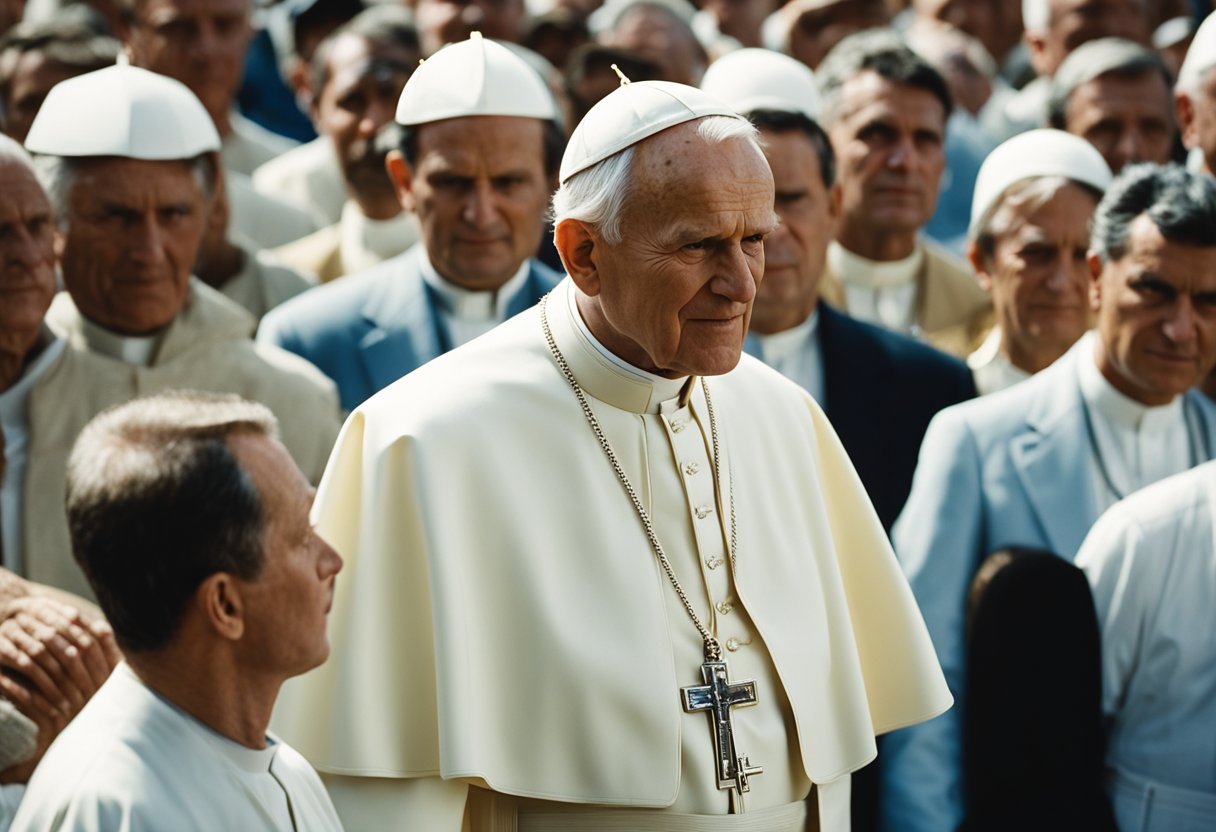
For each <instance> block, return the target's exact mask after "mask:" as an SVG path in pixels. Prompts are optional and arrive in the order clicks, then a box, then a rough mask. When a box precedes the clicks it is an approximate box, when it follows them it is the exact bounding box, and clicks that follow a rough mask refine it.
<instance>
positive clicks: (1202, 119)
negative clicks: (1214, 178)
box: [1177, 68, 1216, 173]
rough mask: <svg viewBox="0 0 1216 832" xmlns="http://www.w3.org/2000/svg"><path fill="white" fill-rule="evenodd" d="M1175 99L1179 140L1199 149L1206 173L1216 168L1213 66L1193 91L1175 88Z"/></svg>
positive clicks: (1215, 105) (1215, 99)
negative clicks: (1179, 128) (1180, 136)
mask: <svg viewBox="0 0 1216 832" xmlns="http://www.w3.org/2000/svg"><path fill="white" fill-rule="evenodd" d="M1177 103H1178V121H1179V123H1180V125H1181V127H1182V140H1183V141H1184V142H1185V143H1186V146H1187V147H1198V148H1199V149H1200V150H1201V151H1202V152H1203V161H1204V166H1205V167H1206V169H1207V172H1208V173H1212V172H1213V171H1216V68H1213V69H1209V70H1208V71H1207V72H1205V73H1204V74H1203V76H1202V78H1201V79H1200V81H1199V88H1198V90H1197V91H1195V92H1193V93H1190V92H1183V91H1181V90H1180V91H1178V93H1177Z"/></svg>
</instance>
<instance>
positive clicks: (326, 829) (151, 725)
mask: <svg viewBox="0 0 1216 832" xmlns="http://www.w3.org/2000/svg"><path fill="white" fill-rule="evenodd" d="M170 827H171V828H173V829H174V830H180V832H189V830H199V832H204V830H208V831H209V830H216V829H233V830H236V829H239V830H242V832H259V830H266V832H270V830H274V831H275V832H279V830H296V831H297V832H304V831H305V830H310V831H311V830H317V831H318V832H332V830H340V829H341V828H342V827H341V824H340V823H339V821H338V817H337V814H336V813H335V812H334V809H333V805H332V804H331V803H330V801H329V795H328V794H326V792H325V788H324V787H323V786H322V785H321V780H320V778H319V777H317V774H316V772H315V771H313V770H312V768H311V767H310V766H309V765H308V763H306V762H305V761H304V758H303V757H301V756H300V755H299V754H298V753H296V752H295V751H294V750H293V749H292V748H291V747H290V746H288V745H287V744H286V743H284V742H282V741H280V740H278V739H276V738H275V737H272V736H268V737H267V738H266V747H265V748H262V749H252V748H246V747H245V746H242V745H240V744H238V743H236V742H234V741H233V740H230V739H228V738H227V737H224V736H221V735H220V734H218V733H216V732H215V731H213V730H212V729H210V728H208V727H207V726H205V725H203V724H202V723H201V722H199V721H197V720H195V719H194V718H193V717H191V716H189V715H187V714H186V713H184V712H183V711H181V710H179V709H178V708H177V707H176V706H175V705H173V704H172V703H170V702H169V701H168V700H165V699H163V698H161V697H160V696H159V695H158V694H156V693H154V692H153V691H152V690H150V689H149V688H147V687H146V686H145V685H144V684H143V683H142V682H141V681H140V680H139V679H138V678H137V677H136V675H135V674H134V673H133V672H132V671H131V669H130V668H129V667H128V666H127V665H125V664H121V665H119V666H118V667H117V668H116V669H115V670H114V672H113V673H112V674H111V676H110V678H109V680H107V681H106V683H105V684H104V685H103V686H102V687H101V689H100V690H99V691H98V692H97V693H96V695H94V697H93V698H92V699H91V700H90V701H89V703H88V704H87V705H86V706H85V707H84V709H83V710H82V711H81V712H80V714H79V715H78V716H77V717H76V718H75V719H74V720H72V722H71V723H70V724H69V725H68V727H67V728H66V729H64V731H63V733H62V734H60V735H59V737H58V738H57V739H56V740H55V742H54V743H52V744H51V747H50V749H49V750H48V751H47V754H46V757H44V758H43V760H42V762H41V763H40V764H39V766H38V768H37V769H36V770H35V772H34V776H33V777H32V778H31V779H30V783H29V787H28V788H27V789H26V793H25V798H24V799H23V800H22V802H21V808H20V809H19V810H18V812H17V817H16V818H15V819H14V821H13V827H12V828H13V830H14V832H17V831H18V830H20V832H33V830H46V829H60V828H64V829H72V830H79V832H103V831H105V830H115V829H123V830H128V832H140V830H149V832H150V831H151V830H159V829H166V828H170Z"/></svg>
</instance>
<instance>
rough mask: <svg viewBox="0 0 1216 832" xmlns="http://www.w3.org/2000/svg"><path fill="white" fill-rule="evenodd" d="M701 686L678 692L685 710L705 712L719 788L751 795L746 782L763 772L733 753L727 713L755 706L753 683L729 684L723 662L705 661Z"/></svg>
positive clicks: (733, 740) (760, 768) (730, 727)
mask: <svg viewBox="0 0 1216 832" xmlns="http://www.w3.org/2000/svg"><path fill="white" fill-rule="evenodd" d="M701 676H702V678H704V679H705V684H704V685H695V686H690V687H686V688H680V693H681V694H682V698H683V699H684V710H686V711H688V712H689V713H695V712H696V711H705V712H706V713H707V714H708V716H709V723H710V727H711V728H712V729H713V735H714V750H715V751H716V752H717V754H718V788H719V789H737V790H738V792H739V793H740V794H743V793H745V792H749V791H751V786H750V785H749V784H748V782H747V779H748V778H749V777H751V776H752V775H755V774H763V773H764V768H763V767H761V766H753V765H752V764H751V761H749V760H748V759H747V757H742V756H740V755H739V752H738V751H737V750H736V749H735V729H734V726H733V725H732V724H731V717H730V709H731V708H732V707H734V706H735V705H739V706H743V705H755V704H756V683H755V681H753V680H751V679H746V680H744V681H742V682H735V683H732V682H731V681H730V678H729V676H728V674H727V670H726V662H723V661H706V662H704V663H703V664H702V665H701Z"/></svg>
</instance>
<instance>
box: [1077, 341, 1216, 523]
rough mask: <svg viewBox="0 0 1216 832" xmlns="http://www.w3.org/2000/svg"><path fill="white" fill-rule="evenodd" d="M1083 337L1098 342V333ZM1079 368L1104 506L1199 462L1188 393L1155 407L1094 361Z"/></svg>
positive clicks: (1098, 494) (1098, 500)
mask: <svg viewBox="0 0 1216 832" xmlns="http://www.w3.org/2000/svg"><path fill="white" fill-rule="evenodd" d="M1083 337H1085V338H1089V339H1090V340H1091V341H1094V342H1095V345H1096V337H1095V336H1094V335H1093V334H1092V333H1091V334H1087V335H1085V336H1083ZM1077 368H1078V370H1077V372H1078V374H1079V376H1080V384H1081V397H1082V399H1084V401H1085V403H1086V405H1087V406H1088V415H1089V422H1090V425H1091V429H1092V436H1091V441H1093V442H1094V443H1095V447H1094V451H1095V453H1094V454H1093V455H1092V459H1093V480H1094V495H1095V497H1096V505H1097V507H1098V509H1099V511H1105V510H1106V509H1107V508H1109V507H1110V506H1112V505H1113V504H1114V503H1116V502H1117V501H1118V500H1120V499H1122V498H1123V497H1126V496H1127V495H1129V494H1131V493H1132V492H1134V491H1139V490H1140V489H1141V488H1144V487H1145V486H1146V485H1150V484H1152V483H1154V482H1157V481H1158V480H1161V479H1165V478H1166V477H1168V476H1170V475H1171V474H1177V473H1180V472H1182V471H1185V470H1187V469H1188V468H1190V467H1192V466H1193V465H1195V463H1196V462H1197V461H1198V459H1199V456H1197V453H1198V452H1203V449H1202V448H1200V447H1198V446H1199V444H1200V442H1201V441H1202V440H1201V439H1200V438H1199V437H1196V436H1194V435H1193V433H1194V432H1193V431H1192V430H1191V429H1190V426H1189V425H1188V424H1187V417H1186V411H1185V409H1184V401H1185V399H1184V398H1183V397H1182V396H1176V397H1175V398H1174V400H1173V401H1171V402H1170V403H1169V404H1165V405H1160V406H1158V407H1150V406H1148V405H1145V404H1141V403H1140V402H1138V401H1136V400H1134V399H1131V398H1129V397H1127V396H1125V395H1124V394H1123V393H1120V392H1119V391H1118V390H1116V389H1115V388H1114V387H1113V386H1112V385H1111V383H1110V382H1109V381H1107V380H1106V378H1105V377H1104V376H1103V375H1102V372H1101V371H1100V370H1099V369H1098V367H1097V365H1096V363H1095V362H1094V361H1086V360H1081V361H1078V362H1077ZM1203 458H1205V459H1206V458H1207V455H1206V453H1204V457H1203Z"/></svg>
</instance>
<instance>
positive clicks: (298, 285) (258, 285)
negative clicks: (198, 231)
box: [219, 231, 317, 321]
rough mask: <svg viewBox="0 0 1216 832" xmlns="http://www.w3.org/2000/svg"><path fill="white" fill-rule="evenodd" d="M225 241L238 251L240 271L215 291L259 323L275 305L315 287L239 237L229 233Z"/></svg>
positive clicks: (302, 275)
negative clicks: (227, 240)
mask: <svg viewBox="0 0 1216 832" xmlns="http://www.w3.org/2000/svg"><path fill="white" fill-rule="evenodd" d="M228 239H229V242H231V243H232V244H233V245H234V246H236V247H237V248H239V249H240V250H241V254H242V263H241V270H240V271H239V272H237V273H236V274H234V275H233V276H232V277H230V278H228V281H227V282H226V283H225V284H224V285H223V286H221V287H219V291H220V293H221V294H222V295H224V297H226V298H228V299H229V300H233V301H236V302H237V303H238V304H240V305H241V306H242V307H244V308H245V309H246V310H247V311H248V312H249V314H251V315H253V317H255V318H257V319H258V320H259V321H260V320H261V319H262V316H264V315H265V314H266V313H267V312H269V311H270V310H271V309H274V308H275V307H276V306H278V305H279V304H281V303H285V302H286V301H289V300H291V299H292V298H294V297H295V296H296V295H299V294H302V293H304V292H306V291H308V290H309V289H311V288H312V287H313V286H316V285H317V282H316V280H315V278H312V277H311V276H308V275H305V274H304V273H303V272H299V271H296V270H295V269H293V268H291V267H290V266H286V265H284V264H283V263H280V262H279V261H278V260H277V259H275V257H274V255H272V254H270V253H269V252H265V251H259V250H258V248H257V246H255V245H254V244H253V243H251V242H249V241H248V240H246V239H244V238H243V237H242V236H241V235H240V234H238V233H235V232H231V231H230V232H229V233H228Z"/></svg>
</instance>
